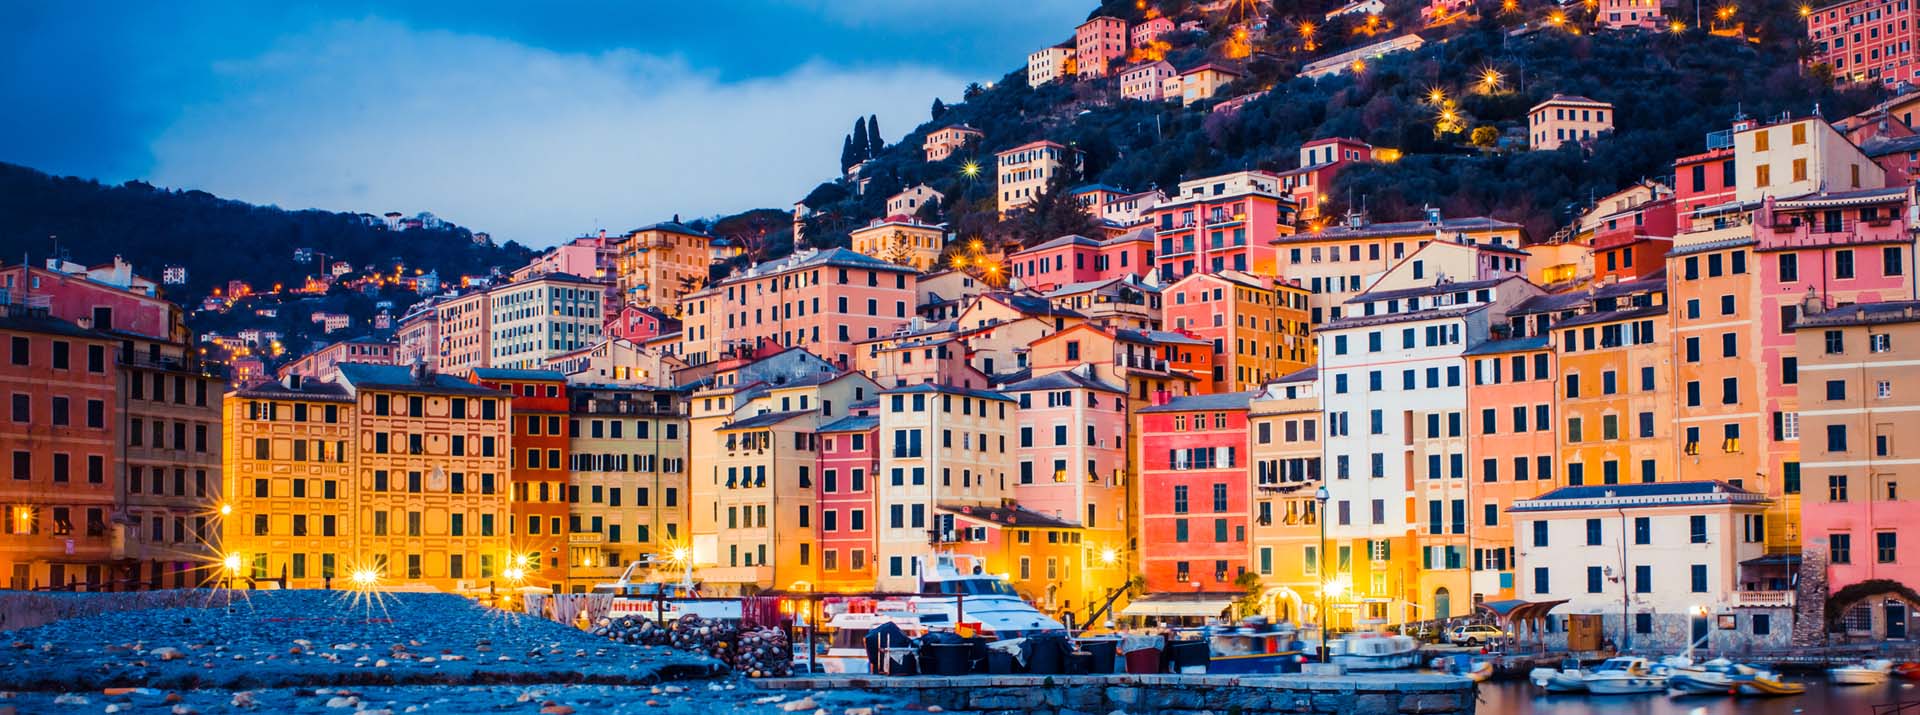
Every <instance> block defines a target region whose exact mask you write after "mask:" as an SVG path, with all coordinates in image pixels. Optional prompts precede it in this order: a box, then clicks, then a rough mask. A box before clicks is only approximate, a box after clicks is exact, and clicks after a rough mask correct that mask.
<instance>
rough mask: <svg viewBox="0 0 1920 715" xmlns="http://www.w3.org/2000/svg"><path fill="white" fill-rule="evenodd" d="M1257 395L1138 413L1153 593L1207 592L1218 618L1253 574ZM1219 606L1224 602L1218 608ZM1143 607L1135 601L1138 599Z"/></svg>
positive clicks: (1146, 558) (1204, 398)
mask: <svg viewBox="0 0 1920 715" xmlns="http://www.w3.org/2000/svg"><path fill="white" fill-rule="evenodd" d="M1253 395H1254V393H1252V392H1230V393H1224V394H1215V395H1198V396H1194V397H1182V398H1176V399H1173V400H1171V401H1169V402H1167V403H1166V404H1163V405H1157V406H1153V407H1148V408H1146V409H1143V410H1140V411H1139V417H1138V418H1137V424H1136V425H1135V427H1134V432H1135V434H1136V435H1138V438H1139V439H1138V444H1139V450H1140V453H1139V457H1138V461H1139V464H1140V488H1139V490H1138V495H1137V498H1138V499H1139V503H1138V504H1136V505H1135V508H1136V509H1137V510H1138V511H1139V514H1140V527H1139V539H1140V547H1139V554H1138V558H1139V561H1140V571H1139V572H1140V574H1141V575H1142V576H1144V577H1145V578H1146V591H1147V593H1148V594H1209V595H1210V596H1211V597H1212V600H1211V601H1209V602H1208V603H1207V604H1206V605H1205V606H1203V607H1199V609H1198V610H1204V611H1208V612H1209V613H1203V614H1196V615H1219V614H1220V611H1222V610H1224V609H1225V607H1226V606H1227V605H1228V604H1229V603H1230V602H1231V601H1232V600H1233V599H1234V598H1237V597H1239V596H1240V595H1242V594H1244V593H1245V589H1244V588H1243V587H1242V586H1240V585H1238V583H1237V582H1238V581H1239V579H1240V578H1241V575H1242V574H1245V573H1247V572H1248V567H1249V563H1248V559H1249V555H1250V550H1249V547H1248V542H1247V525H1248V521H1249V519H1250V517H1251V515H1252V510H1251V509H1250V508H1249V505H1250V504H1251V500H1250V499H1249V494H1248V491H1249V488H1250V486H1251V485H1250V484H1249V480H1248V479H1247V411H1248V408H1249V406H1250V403H1251V402H1252V399H1253ZM1214 602H1217V603H1218V607H1217V608H1215V607H1213V606H1214ZM1136 603H1137V602H1136Z"/></svg>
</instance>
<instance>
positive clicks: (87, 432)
mask: <svg viewBox="0 0 1920 715" xmlns="http://www.w3.org/2000/svg"><path fill="white" fill-rule="evenodd" d="M0 337H4V338H5V340H6V341H7V356H8V357H7V360H6V363H5V364H4V365H3V366H0V384H4V388H5V391H6V393H7V395H8V397H9V404H10V406H11V407H10V412H9V417H8V422H7V423H6V424H7V428H6V429H4V430H0V450H4V451H5V452H6V453H7V454H8V455H9V456H10V459H11V461H10V463H9V467H8V475H9V477H10V478H9V479H7V480H5V481H4V483H0V505H4V508H5V509H6V514H5V517H6V525H5V527H4V530H0V568H4V569H5V572H6V574H7V578H8V580H7V584H8V588H13V589H39V588H84V589H85V590H96V589H100V588H102V587H106V586H108V585H109V584H110V583H112V582H113V581H115V580H118V579H119V578H120V575H119V574H116V573H115V570H116V563H115V562H116V560H117V557H119V556H120V554H118V553H116V549H115V541H116V540H117V539H116V535H115V532H114V529H113V527H112V517H113V515H114V513H115V512H116V511H117V510H118V504H117V502H118V499H117V497H118V495H119V492H120V489H121V476H120V473H119V466H120V465H119V462H120V459H119V456H118V455H119V453H120V449H121V446H122V444H121V440H120V436H121V430H122V429H123V427H122V426H121V425H120V423H119V416H120V413H119V410H118V409H116V407H117V404H118V402H119V399H118V397H117V393H118V390H117V387H118V383H119V376H118V375H117V374H116V373H117V370H116V363H115V360H114V358H115V348H116V347H117V342H118V341H117V340H116V339H114V338H113V337H112V336H110V335H108V334H106V333H102V332H96V331H92V330H85V329H82V328H80V327H79V326H76V325H74V324H73V323H71V322H68V321H65V320H61V319H59V318H55V317H52V316H51V315H49V314H48V311H47V310H46V309H43V308H35V307H30V306H26V305H21V304H17V303H15V304H7V305H4V306H0ZM181 424H182V425H183V426H184V424H185V423H184V422H183V423H181ZM143 511H144V510H143ZM182 518H183V519H184V518H185V516H184V515H182ZM184 523H185V522H183V525H184ZM166 525H168V526H170V524H166ZM182 532H183V533H182V535H183V536H185V537H187V538H192V536H190V535H187V534H186V533H185V530H184V528H183V529H182ZM168 536H171V532H163V538H165V537H168ZM183 540H185V539H183ZM196 576H197V574H196ZM143 580H144V579H143ZM193 585H198V584H197V581H196V583H195V584H193Z"/></svg>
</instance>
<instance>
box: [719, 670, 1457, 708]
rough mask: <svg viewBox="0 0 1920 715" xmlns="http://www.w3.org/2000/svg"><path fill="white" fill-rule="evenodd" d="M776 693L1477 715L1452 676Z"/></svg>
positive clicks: (929, 702) (925, 682) (1031, 681)
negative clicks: (832, 693) (847, 693)
mask: <svg viewBox="0 0 1920 715" xmlns="http://www.w3.org/2000/svg"><path fill="white" fill-rule="evenodd" d="M756 684H757V685H759V686H760V687H762V688H766V689H769V690H780V691H835V690H842V691H844V690H848V689H854V690H864V691H866V692H870V693H873V694H875V695H881V696H885V697H887V698H889V699H892V700H901V701H906V702H909V703H913V704H915V705H917V706H919V707H921V708H926V707H934V706H937V707H939V708H940V710H941V711H944V712H957V713H993V714H994V715H1106V714H1107V713H1112V712H1115V711H1122V712H1125V713H1127V715H1199V714H1200V713H1202V712H1206V711H1211V712H1213V713H1244V714H1245V715H1260V714H1261V713H1314V714H1317V715H1402V714H1409V715H1411V714H1414V713H1419V714H1423V715H1472V713H1473V712H1474V705H1475V703H1476V697H1475V695H1476V693H1475V684H1474V682H1473V681H1471V680H1468V679H1466V678H1462V677H1458V676H1451V675H1433V674H1419V673H1359V674H1350V675H1238V676H1236V675H1072V676H1063V675H1054V676H1041V675H968V676H959V677H937V676H927V677H897V678H894V677H882V676H812V677H798V678H780V679H773V680H762V681H756Z"/></svg>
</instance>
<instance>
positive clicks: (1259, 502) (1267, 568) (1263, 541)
mask: <svg viewBox="0 0 1920 715" xmlns="http://www.w3.org/2000/svg"><path fill="white" fill-rule="evenodd" d="M1248 409H1249V411H1248V418H1247V420H1248V433H1249V434H1248V446H1247V458H1248V461H1249V462H1250V463H1251V465H1252V467H1253V469H1252V470H1250V476H1251V479H1252V480H1253V486H1252V498H1253V524H1252V529H1251V531H1252V541H1251V546H1252V550H1253V571H1254V573H1256V574H1259V576H1260V583H1261V585H1262V587H1263V588H1262V591H1261V593H1260V598H1259V601H1258V603H1259V610H1260V612H1261V613H1262V614H1264V615H1266V616H1267V617H1269V618H1273V619H1276V620H1284V621H1289V622H1293V623H1306V622H1314V621H1316V620H1317V618H1318V612H1317V608H1318V606H1319V599H1318V596H1319V593H1320V588H1321V585H1322V582H1321V579H1320V570H1319V569H1320V566H1321V558H1320V557H1321V554H1322V552H1321V550H1320V531H1319V526H1320V521H1319V518H1320V517H1319V502H1317V501H1315V500H1314V494H1315V492H1316V491H1317V490H1318V489H1319V488H1320V483H1321V482H1320V479H1321V471H1320V464H1321V459H1322V454H1323V452H1322V446H1321V443H1320V439H1321V431H1320V427H1321V407H1320V393H1319V379H1318V372H1317V371H1315V370H1314V369H1313V368H1307V369H1305V370H1301V371H1299V372H1295V373H1293V374H1291V375H1286V376H1284V377H1281V378H1280V379H1278V380H1276V381H1274V382H1272V383H1269V384H1268V385H1266V386H1265V387H1264V388H1262V389H1261V391H1260V393H1259V394H1258V395H1256V396H1255V397H1254V398H1253V400H1252V401H1251V402H1250V403H1249V408H1248ZM1310 611H1311V614H1310Z"/></svg>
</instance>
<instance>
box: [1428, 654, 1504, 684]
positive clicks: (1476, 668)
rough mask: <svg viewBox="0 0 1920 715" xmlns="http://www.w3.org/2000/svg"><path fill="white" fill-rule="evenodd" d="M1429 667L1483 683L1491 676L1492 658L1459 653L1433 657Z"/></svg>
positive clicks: (1492, 668) (1492, 669)
mask: <svg viewBox="0 0 1920 715" xmlns="http://www.w3.org/2000/svg"><path fill="white" fill-rule="evenodd" d="M1427 667H1430V668H1432V669H1434V670H1436V671H1439V672H1441V673H1445V674H1447V675H1459V676H1464V677H1466V678H1467V679H1468V680H1472V681H1473V682H1476V683H1484V682H1486V681H1487V680H1488V679H1490V678H1492V677H1493V671H1494V666H1493V659H1492V658H1489V657H1487V656H1484V655H1471V654H1467V653H1459V654H1455V655H1443V656H1440V657H1438V658H1434V659H1433V661H1432V662H1431V663H1428V664H1427Z"/></svg>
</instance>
